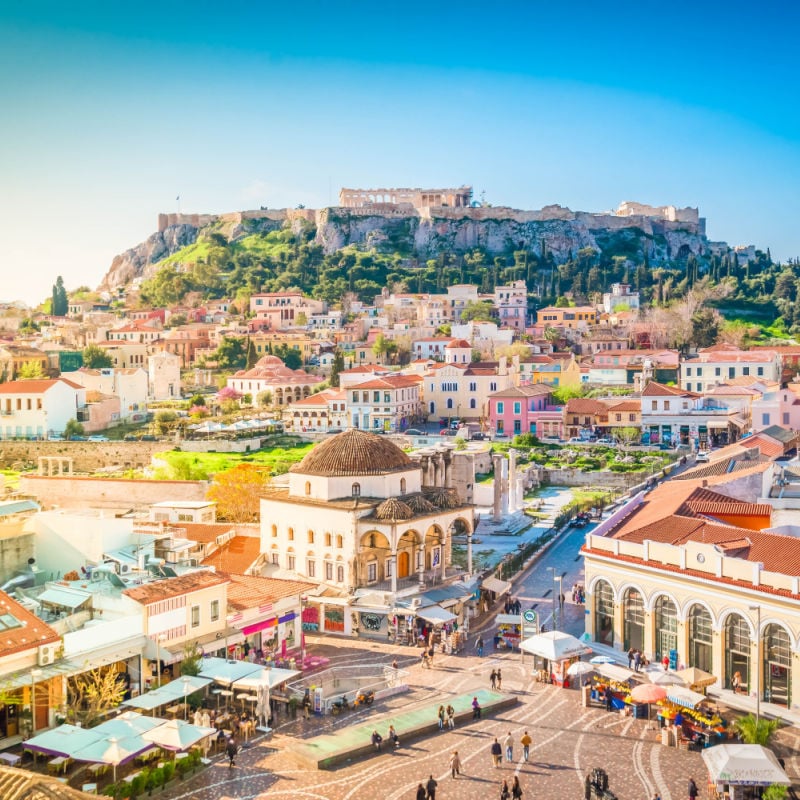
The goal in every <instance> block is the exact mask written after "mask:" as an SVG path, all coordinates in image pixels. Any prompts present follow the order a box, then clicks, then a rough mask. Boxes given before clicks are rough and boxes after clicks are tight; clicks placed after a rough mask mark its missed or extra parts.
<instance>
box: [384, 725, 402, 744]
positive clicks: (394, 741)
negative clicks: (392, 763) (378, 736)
mask: <svg viewBox="0 0 800 800" xmlns="http://www.w3.org/2000/svg"><path fill="white" fill-rule="evenodd" d="M386 736H387V737H388V739H389V741H390V742H391V743H392V744H393V745H394V746H395V747H400V737H399V736H398V735H397V731H396V730H395V729H394V725H390V726H389V733H387V734H386Z"/></svg>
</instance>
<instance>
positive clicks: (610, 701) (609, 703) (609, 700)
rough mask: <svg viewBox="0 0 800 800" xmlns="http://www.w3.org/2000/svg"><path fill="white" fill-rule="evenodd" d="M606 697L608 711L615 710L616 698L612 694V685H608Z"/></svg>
mask: <svg viewBox="0 0 800 800" xmlns="http://www.w3.org/2000/svg"><path fill="white" fill-rule="evenodd" d="M604 694H605V697H606V711H613V710H614V698H613V696H612V694H611V687H610V686H606V690H605V692H604Z"/></svg>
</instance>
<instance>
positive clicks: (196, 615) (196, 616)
mask: <svg viewBox="0 0 800 800" xmlns="http://www.w3.org/2000/svg"><path fill="white" fill-rule="evenodd" d="M192 627H193V628H199V627H200V606H192Z"/></svg>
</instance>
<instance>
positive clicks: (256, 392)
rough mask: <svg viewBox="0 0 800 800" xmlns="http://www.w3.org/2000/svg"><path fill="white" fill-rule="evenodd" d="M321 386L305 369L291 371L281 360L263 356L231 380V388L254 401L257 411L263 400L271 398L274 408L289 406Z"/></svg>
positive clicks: (318, 380) (315, 377)
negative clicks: (264, 397) (317, 386)
mask: <svg viewBox="0 0 800 800" xmlns="http://www.w3.org/2000/svg"><path fill="white" fill-rule="evenodd" d="M319 383H321V381H320V379H319V378H318V377H317V376H315V375H310V374H309V373H308V372H304V371H303V370H302V369H289V367H287V366H286V365H285V364H284V363H283V361H281V360H280V359H279V358H278V357H277V356H263V357H262V358H260V359H259V360H258V361H257V362H256V364H255V366H254V367H253V368H252V369H242V370H239V371H238V372H236V373H235V374H234V375H233V376H232V377H230V378H228V381H227V385H228V387H229V388H231V389H233V390H234V391H236V392H239V394H241V395H242V396H244V395H249V396H250V397H251V398H252V401H251V403H252V405H253V407H254V408H255V407H257V406H259V405H261V402H260V400H259V397H260V396H262V397H263V396H265V395H266V394H267V393H269V395H270V396H271V403H270V404H271V405H275V406H285V405H288V404H289V403H290V402H292V401H293V400H300V399H301V398H303V397H308V396H309V395H310V394H311V389H312V388H313V387H314V386H316V385H317V384H319Z"/></svg>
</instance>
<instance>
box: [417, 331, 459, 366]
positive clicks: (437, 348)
mask: <svg viewBox="0 0 800 800" xmlns="http://www.w3.org/2000/svg"><path fill="white" fill-rule="evenodd" d="M452 341H454V340H453V338H452V337H450V336H430V337H427V338H424V339H415V340H414V341H413V342H412V343H411V350H412V353H413V354H414V358H424V359H428V358H430V359H432V360H433V361H444V360H445V354H446V352H447V351H446V348H447V346H448V345H449V344H450V343H451V342H452ZM467 346H469V345H467ZM470 352H471V349H470ZM468 361H469V359H468Z"/></svg>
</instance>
